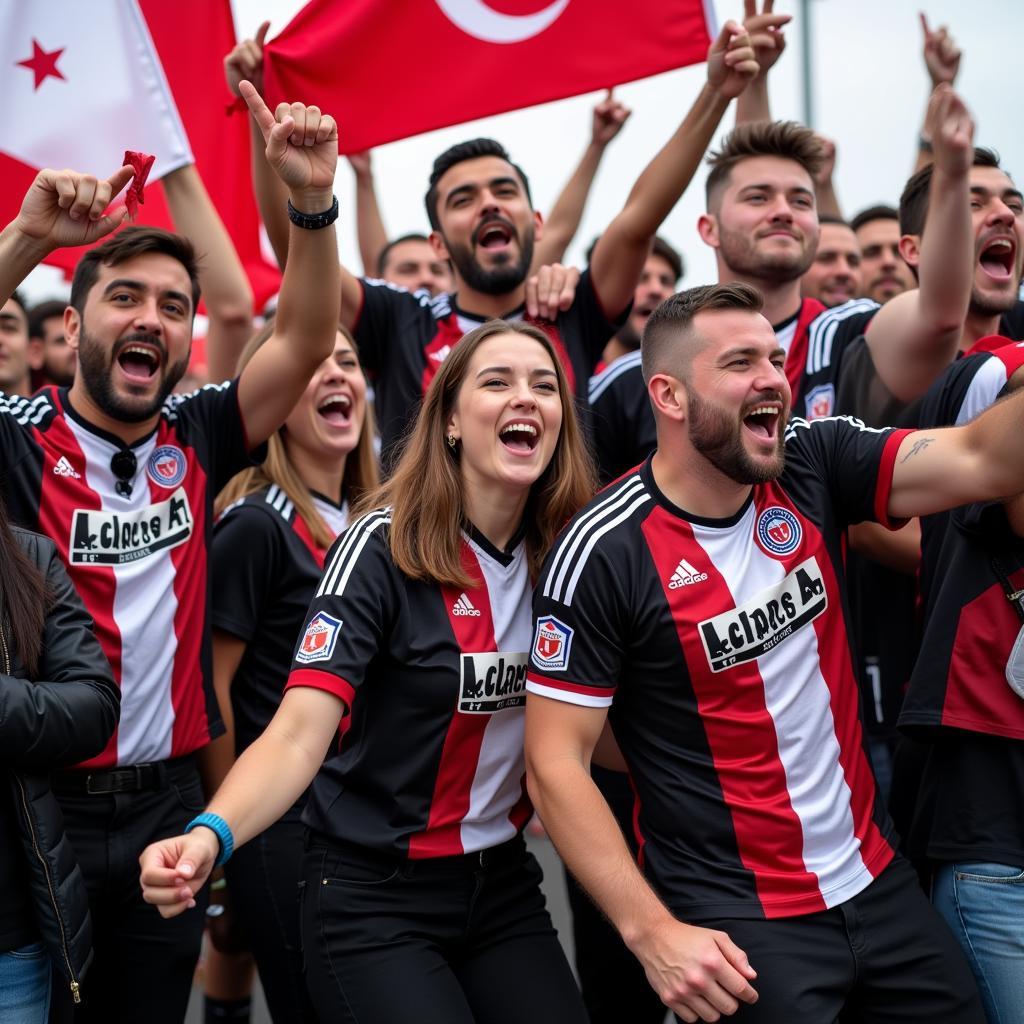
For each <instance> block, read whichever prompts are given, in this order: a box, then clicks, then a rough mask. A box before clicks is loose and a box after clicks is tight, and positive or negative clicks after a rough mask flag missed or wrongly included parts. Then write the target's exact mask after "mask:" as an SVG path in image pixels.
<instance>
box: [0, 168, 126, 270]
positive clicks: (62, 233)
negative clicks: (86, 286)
mask: <svg viewBox="0 0 1024 1024" xmlns="http://www.w3.org/2000/svg"><path fill="white" fill-rule="evenodd" d="M133 174H134V171H133V170H132V168H131V167H129V166H127V165H126V166H124V167H122V168H121V169H120V170H118V171H115V172H114V173H113V174H112V175H111V176H110V177H109V178H96V177H95V176H94V175H92V174H80V173H79V172H78V171H67V170H65V171H51V170H42V171H40V172H39V173H38V174H37V175H36V178H35V181H33V182H32V184H31V186H30V187H29V190H28V192H26V193H25V198H24V200H23V201H22V204H21V210H20V211H19V212H18V216H17V217H16V218H15V219H14V222H13V227H14V228H15V230H17V231H19V232H20V233H21V234H22V235H23V236H25V237H26V238H29V239H31V240H32V241H33V242H34V243H36V244H38V245H39V246H40V247H42V248H46V249H48V250H51V251H52V250H53V249H59V248H61V247H62V246H66V245H91V244H92V243H93V242H95V241H97V240H98V239H100V238H102V237H103V236H104V235H108V234H110V232H111V231H113V230H114V228H116V227H118V225H120V224H121V222H122V221H123V220H124V219H125V217H126V216H127V215H128V211H127V209H125V208H124V207H122V208H121V209H119V210H117V211H116V212H114V213H110V214H104V211H105V210H106V208H107V207H108V206H109V205H110V201H111V200H112V199H113V198H114V197H115V196H116V195H117V194H118V193H119V192H120V191H121V189H123V188H124V187H125V185H127V184H128V182H129V181H131V179H132V175H133Z"/></svg>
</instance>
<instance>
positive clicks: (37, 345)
mask: <svg viewBox="0 0 1024 1024" xmlns="http://www.w3.org/2000/svg"><path fill="white" fill-rule="evenodd" d="M66 308H67V303H66V302H61V301H59V300H58V299H50V300H48V301H46V302H40V303H37V304H36V305H35V306H33V307H32V308H31V309H30V310H29V313H28V335H29V343H30V351H31V359H32V369H33V371H34V377H35V378H36V389H38V388H41V387H43V385H45V384H56V385H57V386H58V387H62V388H63V387H68V386H69V385H70V384H71V382H72V381H73V380H74V379H75V365H76V364H77V362H78V355H77V353H76V352H75V350H74V349H73V348H72V347H71V346H70V345H69V344H68V343H67V339H66V338H65V337H64V310H65V309H66Z"/></svg>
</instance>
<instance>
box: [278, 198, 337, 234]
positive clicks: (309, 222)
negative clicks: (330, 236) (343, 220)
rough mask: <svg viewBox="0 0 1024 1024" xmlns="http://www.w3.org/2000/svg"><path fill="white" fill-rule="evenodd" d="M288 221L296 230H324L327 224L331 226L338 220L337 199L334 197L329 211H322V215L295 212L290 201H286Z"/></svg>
mask: <svg viewBox="0 0 1024 1024" xmlns="http://www.w3.org/2000/svg"><path fill="white" fill-rule="evenodd" d="M288 219H289V220H290V221H291V222H292V223H293V224H294V225H295V226H296V227H298V228H306V230H307V231H316V230H318V229H319V228H325V227H327V225H328V224H333V223H334V222H335V221H336V220H337V219H338V197H337V196H335V197H334V202H333V203H331V208H330V209H329V210H324V212H323V213H302V212H301V211H300V210H296V209H295V207H294V206H292V201H291V200H290V199H289V200H288Z"/></svg>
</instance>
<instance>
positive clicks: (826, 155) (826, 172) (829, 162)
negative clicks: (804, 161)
mask: <svg viewBox="0 0 1024 1024" xmlns="http://www.w3.org/2000/svg"><path fill="white" fill-rule="evenodd" d="M814 137H815V139H817V141H818V145H819V146H820V147H821V167H819V168H818V173H817V174H815V175H814V184H815V185H816V186H817V187H818V188H821V187H822V186H823V185H827V184H828V183H829V182H830V181H831V180H832V175H833V173H834V172H835V169H836V144H835V143H834V142H833V141H832V140H831V139H828V138H826V137H825V136H824V135H822V134H820V133H819V132H815V133H814Z"/></svg>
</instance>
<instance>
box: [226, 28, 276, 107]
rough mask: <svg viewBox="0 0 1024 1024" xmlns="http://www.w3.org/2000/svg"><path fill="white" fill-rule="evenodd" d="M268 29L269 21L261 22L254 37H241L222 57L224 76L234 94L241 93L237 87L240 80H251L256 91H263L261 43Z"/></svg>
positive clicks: (240, 82) (239, 94) (238, 94)
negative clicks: (240, 40)
mask: <svg viewBox="0 0 1024 1024" xmlns="http://www.w3.org/2000/svg"><path fill="white" fill-rule="evenodd" d="M269 29H270V22H269V21H265V22H263V24H262V25H260V27H259V28H258V29H257V30H256V37H255V38H254V39H243V40H242V42H240V43H239V44H238V45H237V46H236V47H235V48H234V49H233V50H232V51H231V52H230V53H229V54H228V55H227V56H226V57H225V58H224V77H225V78H226V79H227V82H228V88H229V89H230V90H231V91H232V92H233V93H234V94H235V95H236V96H241V95H242V94H241V92H240V91H239V88H238V87H239V86H240V85H241V84H242V82H252V84H253V88H255V89H256V91H257V92H258V93H262V92H263V43H264V40H266V38H267V31H268V30H269Z"/></svg>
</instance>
